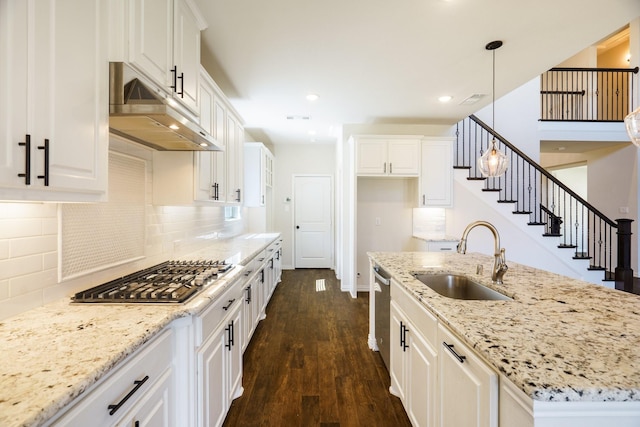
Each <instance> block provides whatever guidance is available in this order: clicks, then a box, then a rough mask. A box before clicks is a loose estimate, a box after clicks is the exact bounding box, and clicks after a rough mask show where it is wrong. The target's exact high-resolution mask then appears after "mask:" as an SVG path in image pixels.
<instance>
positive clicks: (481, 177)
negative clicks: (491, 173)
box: [467, 176, 487, 181]
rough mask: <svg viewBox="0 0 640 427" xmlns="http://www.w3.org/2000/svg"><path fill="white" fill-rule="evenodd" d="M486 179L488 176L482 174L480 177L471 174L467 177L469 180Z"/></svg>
mask: <svg viewBox="0 0 640 427" xmlns="http://www.w3.org/2000/svg"><path fill="white" fill-rule="evenodd" d="M485 179H487V178H486V177H484V176H480V177H477V176H470V177H468V178H467V180H468V181H484V180H485Z"/></svg>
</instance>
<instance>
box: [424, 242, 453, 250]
mask: <svg viewBox="0 0 640 427" xmlns="http://www.w3.org/2000/svg"><path fill="white" fill-rule="evenodd" d="M457 247H458V242H444V241H443V242H427V252H455V251H456V250H457Z"/></svg>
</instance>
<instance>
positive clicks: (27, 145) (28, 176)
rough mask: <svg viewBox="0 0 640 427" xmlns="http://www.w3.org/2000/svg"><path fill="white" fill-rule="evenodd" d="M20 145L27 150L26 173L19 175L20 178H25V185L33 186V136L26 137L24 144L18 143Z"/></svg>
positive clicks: (25, 153)
mask: <svg viewBox="0 0 640 427" xmlns="http://www.w3.org/2000/svg"><path fill="white" fill-rule="evenodd" d="M18 145H19V146H20V147H24V148H25V152H24V173H19V174H18V176H19V177H20V178H24V184H25V185H31V135H29V134H27V135H25V137H24V142H18Z"/></svg>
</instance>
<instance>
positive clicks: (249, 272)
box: [244, 270, 253, 277]
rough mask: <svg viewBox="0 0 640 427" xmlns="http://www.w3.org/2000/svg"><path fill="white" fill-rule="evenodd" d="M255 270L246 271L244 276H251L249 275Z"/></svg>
mask: <svg viewBox="0 0 640 427" xmlns="http://www.w3.org/2000/svg"><path fill="white" fill-rule="evenodd" d="M252 271H253V270H247V271H245V272H244V277H249V275H250V274H251V272H252Z"/></svg>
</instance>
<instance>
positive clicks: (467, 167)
mask: <svg viewBox="0 0 640 427" xmlns="http://www.w3.org/2000/svg"><path fill="white" fill-rule="evenodd" d="M453 168H454V169H471V166H454V167H453Z"/></svg>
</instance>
